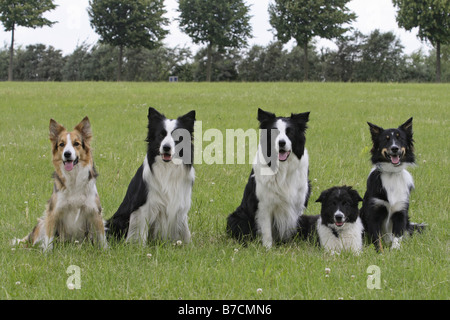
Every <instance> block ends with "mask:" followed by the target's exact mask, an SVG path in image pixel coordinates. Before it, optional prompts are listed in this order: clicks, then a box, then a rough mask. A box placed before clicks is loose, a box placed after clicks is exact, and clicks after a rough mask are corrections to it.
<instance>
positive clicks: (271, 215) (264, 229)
mask: <svg viewBox="0 0 450 320" xmlns="http://www.w3.org/2000/svg"><path fill="white" fill-rule="evenodd" d="M258 166H261V164H258V163H256V164H255V165H254V172H255V181H256V196H257V198H258V210H257V212H256V225H257V228H258V232H259V234H261V236H262V242H263V245H264V246H265V247H267V248H270V247H271V246H272V243H273V241H274V240H280V241H283V240H287V239H289V238H290V237H292V236H293V234H294V233H295V232H296V228H297V221H298V217H299V216H300V215H301V214H302V213H303V210H304V209H305V208H304V204H305V200H306V196H307V194H308V166H309V158H308V152H307V150H306V149H305V151H304V154H303V156H302V158H301V159H298V158H297V157H296V156H295V155H294V154H291V156H290V157H289V159H288V160H287V161H286V162H284V163H280V165H279V166H278V171H277V172H276V173H275V174H272V175H263V174H261V172H263V170H261V168H258ZM269 170H270V169H269Z"/></svg>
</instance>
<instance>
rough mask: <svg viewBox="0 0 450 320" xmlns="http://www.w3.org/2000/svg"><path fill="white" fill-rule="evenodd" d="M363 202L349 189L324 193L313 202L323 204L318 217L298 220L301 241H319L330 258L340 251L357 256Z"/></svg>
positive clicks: (360, 235) (359, 244) (336, 189)
mask: <svg viewBox="0 0 450 320" xmlns="http://www.w3.org/2000/svg"><path fill="white" fill-rule="evenodd" d="M362 200H363V199H362V198H361V197H360V195H359V194H358V192H357V191H356V190H354V189H352V187H348V186H342V187H333V188H330V189H327V190H325V191H323V192H322V193H321V195H320V197H319V199H317V201H316V202H320V203H322V209H321V211H320V215H316V216H307V215H302V216H301V217H300V219H299V235H300V237H301V238H303V239H308V238H311V237H314V238H316V237H318V239H319V243H320V245H321V246H322V247H323V248H324V249H325V251H327V252H330V253H332V254H334V253H340V252H341V251H351V252H353V253H356V254H359V253H360V252H361V251H362V248H363V233H364V232H363V231H364V228H363V224H362V222H361V219H360V217H359V209H358V204H359V202H360V201H362ZM313 235H317V236H313Z"/></svg>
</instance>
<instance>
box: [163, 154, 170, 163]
mask: <svg viewBox="0 0 450 320" xmlns="http://www.w3.org/2000/svg"><path fill="white" fill-rule="evenodd" d="M161 157H162V159H163V161H164V162H170V161H172V155H171V154H170V153H162V154H161Z"/></svg>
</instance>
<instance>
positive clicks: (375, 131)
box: [367, 122, 384, 141]
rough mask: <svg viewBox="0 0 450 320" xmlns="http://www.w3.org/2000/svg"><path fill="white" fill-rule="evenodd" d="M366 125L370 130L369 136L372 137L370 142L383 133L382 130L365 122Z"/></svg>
mask: <svg viewBox="0 0 450 320" xmlns="http://www.w3.org/2000/svg"><path fill="white" fill-rule="evenodd" d="M367 124H368V125H369V128H370V134H371V135H372V140H373V141H375V140H376V137H377V136H378V135H379V134H380V133H381V132H383V131H384V129H383V128H381V127H379V126H376V125H374V124H373V123H370V122H367Z"/></svg>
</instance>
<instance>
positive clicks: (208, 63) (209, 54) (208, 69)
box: [206, 43, 212, 82]
mask: <svg viewBox="0 0 450 320" xmlns="http://www.w3.org/2000/svg"><path fill="white" fill-rule="evenodd" d="M206 59H207V61H206V81H208V82H211V70H212V44H211V43H209V44H208V49H207V57H206Z"/></svg>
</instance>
